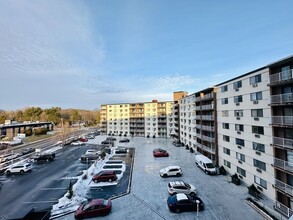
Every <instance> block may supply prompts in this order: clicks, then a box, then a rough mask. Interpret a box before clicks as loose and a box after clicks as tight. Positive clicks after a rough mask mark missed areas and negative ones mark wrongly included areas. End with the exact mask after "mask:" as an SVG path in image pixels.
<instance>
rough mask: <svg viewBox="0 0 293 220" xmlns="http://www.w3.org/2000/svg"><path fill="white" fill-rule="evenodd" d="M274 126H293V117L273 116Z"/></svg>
mask: <svg viewBox="0 0 293 220" xmlns="http://www.w3.org/2000/svg"><path fill="white" fill-rule="evenodd" d="M272 124H273V125H282V126H293V116H272Z"/></svg>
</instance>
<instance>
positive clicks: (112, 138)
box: [106, 137, 116, 141]
mask: <svg viewBox="0 0 293 220" xmlns="http://www.w3.org/2000/svg"><path fill="white" fill-rule="evenodd" d="M106 140H107V141H116V138H114V137H107V138H106Z"/></svg>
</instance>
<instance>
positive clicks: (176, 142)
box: [172, 141, 182, 147]
mask: <svg viewBox="0 0 293 220" xmlns="http://www.w3.org/2000/svg"><path fill="white" fill-rule="evenodd" d="M172 144H173V145H174V146H175V147H181V146H182V144H181V143H180V142H179V141H173V142H172Z"/></svg>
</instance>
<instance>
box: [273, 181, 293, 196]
mask: <svg viewBox="0 0 293 220" xmlns="http://www.w3.org/2000/svg"><path fill="white" fill-rule="evenodd" d="M275 187H276V188H277V189H280V190H282V191H283V192H285V193H286V194H288V195H290V196H293V187H292V186H290V185H288V184H286V183H283V182H282V181H280V180H277V179H275Z"/></svg>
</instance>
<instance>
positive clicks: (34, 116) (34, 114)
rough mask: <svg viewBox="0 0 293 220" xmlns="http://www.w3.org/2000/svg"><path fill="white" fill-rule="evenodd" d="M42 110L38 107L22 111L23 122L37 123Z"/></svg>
mask: <svg viewBox="0 0 293 220" xmlns="http://www.w3.org/2000/svg"><path fill="white" fill-rule="evenodd" d="M42 112H43V110H42V109H41V108H40V107H29V108H27V109H25V110H24V112H23V116H24V118H25V121H37V120H39V119H40V116H41V114H42Z"/></svg>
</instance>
